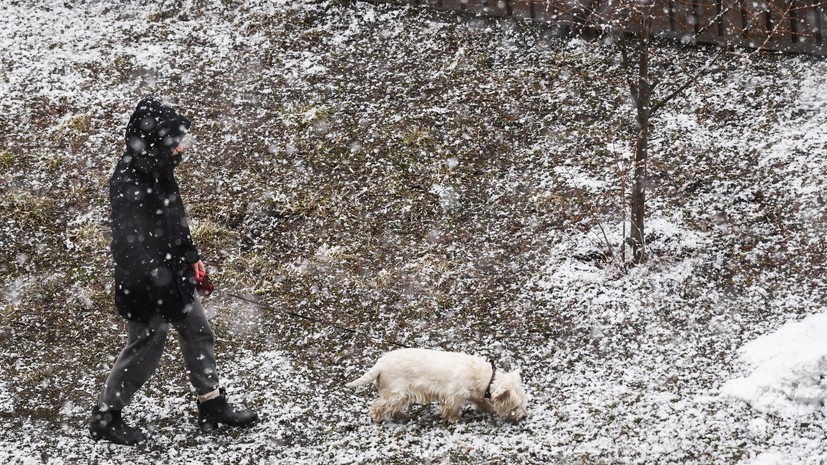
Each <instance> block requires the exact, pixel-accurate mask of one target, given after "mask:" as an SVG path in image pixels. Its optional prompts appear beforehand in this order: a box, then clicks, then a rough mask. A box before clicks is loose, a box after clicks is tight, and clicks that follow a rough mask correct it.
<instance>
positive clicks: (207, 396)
mask: <svg viewBox="0 0 827 465" xmlns="http://www.w3.org/2000/svg"><path fill="white" fill-rule="evenodd" d="M174 326H175V329H176V331H178V339H179V341H180V343H181V352H182V354H183V356H184V363H185V365H186V366H187V371H188V375H189V378H190V382H191V383H192V385H193V387H195V393H196V394H197V396H198V425H199V426H200V427H201V429H202V430H204V431H211V430H214V429H215V428H217V427H218V424H219V423H223V424H226V425H231V426H248V425H251V424H253V423H255V422H256V421H258V414H257V413H256V412H254V411H252V410H247V409H242V410H236V409H235V408H234V407H233V406H232V405H230V404H229V403H228V402H227V397H226V394H225V393H224V390H223V389H220V388H219V382H218V373H217V372H216V364H215V352H214V346H215V336H214V335H213V332H212V328H210V323H209V322H208V321H207V316H206V315H205V314H204V308H203V307H202V306H201V302H200V301H199V299H198V298H196V299H195V302H194V304H193V308H192V310H191V311H190V313H189V314H187V317H186V318H185V319H184V320H182V321H179V322H176V323H174Z"/></svg>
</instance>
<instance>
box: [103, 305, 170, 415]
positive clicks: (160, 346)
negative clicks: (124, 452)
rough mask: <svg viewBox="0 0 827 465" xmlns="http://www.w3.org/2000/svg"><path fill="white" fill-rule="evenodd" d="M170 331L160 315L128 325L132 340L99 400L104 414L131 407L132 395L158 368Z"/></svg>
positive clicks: (122, 352) (118, 361)
mask: <svg viewBox="0 0 827 465" xmlns="http://www.w3.org/2000/svg"><path fill="white" fill-rule="evenodd" d="M168 328H169V326H168V324H167V322H166V321H164V319H163V318H161V317H160V316H158V315H156V316H154V317H153V318H152V319H151V320H149V321H148V322H146V323H140V322H135V321H128V322H127V333H128V337H129V340H128V342H127V345H126V347H124V349H123V350H122V351H121V353H120V355H118V359H117V360H115V364H114V365H113V366H112V371H110V372H109V376H108V377H107V378H106V383H105V384H104V386H103V390H102V391H101V394H100V397H99V399H98V406H99V407H100V409H101V410H102V411H107V410H122V409H123V408H124V407H125V406H127V405H129V403H130V402H131V401H132V396H133V395H135V393H136V392H138V389H140V388H141V386H143V385H144V383H146V381H147V380H148V379H149V377H150V376H152V373H154V372H155V370H156V369H157V368H158V363H159V362H160V360H161V355H162V354H163V352H164V343H165V342H166V339H167V331H168Z"/></svg>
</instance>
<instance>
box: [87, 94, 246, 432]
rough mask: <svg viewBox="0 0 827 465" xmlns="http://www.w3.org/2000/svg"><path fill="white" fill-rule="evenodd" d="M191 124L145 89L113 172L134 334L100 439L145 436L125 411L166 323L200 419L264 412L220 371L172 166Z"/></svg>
mask: <svg viewBox="0 0 827 465" xmlns="http://www.w3.org/2000/svg"><path fill="white" fill-rule="evenodd" d="M189 128H190V121H189V120H188V119H187V118H186V117H184V116H182V115H180V114H179V113H178V112H177V111H176V110H174V109H173V108H172V107H170V106H168V105H165V104H163V103H161V102H160V101H158V100H156V99H154V98H144V99H142V100H141V101H140V102H139V103H138V106H137V107H136V108H135V111H134V112H133V113H132V116H131V117H130V119H129V123H128V124H127V126H126V134H125V139H126V150H125V151H124V152H123V155H122V156H121V158H120V160H119V161H118V164H117V166H116V168H115V171H114V173H113V174H112V178H111V180H110V183H109V200H110V203H111V206H112V216H111V227H112V242H111V251H112V255H113V258H114V262H115V306H116V307H117V309H118V312H119V313H120V315H121V316H122V317H123V318H125V319H126V327H127V335H128V342H127V345H126V347H125V348H124V349H123V350H122V351H121V353H120V355H119V356H118V358H117V360H116V361H115V364H114V365H113V366H112V369H111V371H110V373H109V376H108V377H107V379H106V382H105V383H104V385H103V389H102V390H101V393H100V396H99V397H98V402H97V404H96V405H95V406H94V407H93V409H92V417H91V419H90V422H89V432H90V434H91V436H92V438H93V439H95V440H101V439H104V440H108V441H111V442H114V443H118V444H126V445H133V444H137V443H139V442H142V441H144V440H145V439H146V436H145V435H144V434H143V433H142V432H141V430H140V429H138V428H134V427H132V426H129V425H128V424H127V423H126V422H125V421H124V420H123V418H122V416H121V411H122V410H123V408H124V407H126V406H128V405H129V403H130V402H131V401H132V397H133V395H134V394H135V393H136V392H137V391H138V390H139V389H140V388H141V386H142V385H143V384H144V383H145V382H146V381H147V380H148V379H149V378H150V376H152V374H153V373H154V372H155V370H156V368H157V367H158V364H159V362H160V359H161V355H162V353H163V350H164V342H165V341H166V338H167V332H168V329H169V326H172V327H174V328H175V330H176V331H177V333H178V338H179V341H180V346H181V352H182V355H183V358H184V363H185V365H186V368H187V372H188V375H189V380H190V382H191V383H192V385H193V387H194V388H195V392H196V395H197V399H198V400H197V407H198V424H199V426H200V428H201V429H202V430H203V431H211V430H214V429H215V428H217V427H218V425H219V424H226V425H231V426H248V425H251V424H254V423H255V422H256V421H258V414H257V413H256V412H255V411H253V410H249V409H236V408H234V407H233V406H232V405H230V404H229V403H228V402H227V397H226V393H225V392H224V389H223V388H221V387H220V385H219V379H218V373H217V371H216V362H215V354H214V344H215V338H214V335H213V331H212V329H211V328H210V325H209V322H208V321H207V318H206V315H205V314H204V309H203V307H202V306H201V303H200V301H199V298H198V296H197V295H196V282H197V280H203V279H204V277H205V276H206V267H205V265H204V262H203V261H201V256H200V254H199V252H198V249H197V248H196V247H195V244H194V243H193V239H192V236H191V234H190V229H189V226H188V224H187V219H186V215H185V212H184V204H183V201H182V199H181V195H180V193H179V190H178V184H177V182H176V180H175V176H174V170H175V168H176V167H177V166H178V165H179V164H180V163H181V161H182V159H183V152H184V150H185V148H184V146H183V145H182V144H181V140H182V139H183V137H184V136H185V135H186V133H187V131H188V130H189Z"/></svg>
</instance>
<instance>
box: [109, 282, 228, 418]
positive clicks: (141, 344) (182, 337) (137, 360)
mask: <svg viewBox="0 0 827 465" xmlns="http://www.w3.org/2000/svg"><path fill="white" fill-rule="evenodd" d="M170 325H172V326H173V327H174V328H175V330H176V332H177V333H178V341H179V343H180V345H181V354H182V355H183V358H184V364H185V365H186V367H187V371H188V375H189V379H190V382H191V383H192V385H193V386H194V387H195V392H196V394H199V395H201V394H207V393H210V392H212V391H214V390H216V389H218V373H216V370H215V353H214V351H213V346H214V345H215V336H214V335H213V332H212V328H210V324H209V322H208V321H207V316H206V315H205V314H204V308H203V307H202V306H201V302H200V300H199V298H198V297H196V298H195V302H194V303H193V309H192V311H190V313H189V314H188V315H187V317H186V318H184V319H183V320H181V321H176V322H173V323H167V322H166V320H164V319H163V318H162V317H161V316H160V315H155V316H154V317H153V318H152V319H151V320H149V321H148V322H146V323H140V322H135V321H127V332H128V336H129V340H128V342H127V344H126V347H124V349H123V351H121V354H120V355H119V356H118V359H117V360H116V361H115V364H114V365H113V366H112V371H111V372H110V373H109V376H108V377H107V379H106V383H105V384H104V386H103V391H101V394H100V397H99V398H98V407H100V409H101V410H104V411H106V410H122V409H123V408H124V407H125V406H127V405H129V403H130V402H131V401H132V396H133V395H134V394H135V393H136V392H137V391H138V389H140V388H141V386H143V385H144V383H146V381H147V380H149V377H150V376H152V373H154V372H155V369H156V368H158V363H159V362H160V361H161V355H162V354H163V352H164V343H165V342H166V340H167V332H168V331H169V326H170Z"/></svg>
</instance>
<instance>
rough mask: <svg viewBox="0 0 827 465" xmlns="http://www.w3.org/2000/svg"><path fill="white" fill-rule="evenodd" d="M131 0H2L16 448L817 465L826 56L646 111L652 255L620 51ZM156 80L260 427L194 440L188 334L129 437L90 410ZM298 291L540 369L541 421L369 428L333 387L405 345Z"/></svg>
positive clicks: (724, 77) (284, 12) (77, 452)
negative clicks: (132, 170)
mask: <svg viewBox="0 0 827 465" xmlns="http://www.w3.org/2000/svg"><path fill="white" fill-rule="evenodd" d="M143 3H145V2H138V1H136V2H132V3H129V2H123V3H122V4H120V3H119V4H118V6H113V5H112V4H111V2H104V1H93V0H89V1H86V2H77V3H72V4H71V5H70V4H69V3H68V2H62V1H49V0H39V1H35V2H17V1H11V0H0V10H2V11H3V12H4V13H3V15H0V64H1V65H2V68H0V215H2V216H1V218H2V221H0V430H2V431H3V433H2V434H1V435H0V461H2V462H4V463H50V464H59V463H135V462H138V461H140V462H149V463H171V464H176V463H182V464H183V463H187V464H192V463H242V464H243V463H256V464H258V463H313V464H315V463H556V464H614V463H646V464H667V463H674V464H709V463H714V464H822V463H825V462H827V438H826V437H825V433H826V432H827V409H826V408H825V399H827V381H825V376H827V338H825V337H824V335H825V334H827V322H826V321H825V315H827V308H825V306H824V302H825V297H827V295H826V294H827V269H826V268H825V265H824V263H825V260H826V259H827V254H825V250H827V247H825V246H827V244H825V237H827V234H825V233H827V228H825V225H826V224H827V223H825V219H827V217H826V216H825V214H827V211H826V210H825V208H827V207H825V199H824V196H823V194H822V193H823V192H824V191H825V187H827V186H825V183H827V172H825V171H827V161H825V153H826V152H827V133H825V131H824V128H825V127H827V110H825V108H826V106H825V103H827V102H825V100H827V64H825V63H824V62H823V61H820V60H816V59H811V58H807V57H790V56H776V55H766V56H762V55H755V54H750V53H747V52H739V51H735V52H732V53H730V54H728V55H726V57H725V59H724V62H723V64H722V68H723V72H721V73H717V74H714V75H710V76H709V77H705V78H703V79H702V80H701V82H699V83H698V84H697V85H695V86H693V87H691V88H690V89H689V90H688V92H687V93H686V96H685V98H682V99H679V100H678V101H677V102H675V103H674V104H672V105H669V106H667V107H666V108H665V109H664V110H663V112H662V113H660V114H659V115H658V116H657V117H656V119H655V121H654V124H655V132H654V139H653V141H652V147H651V159H652V163H651V166H650V175H651V185H650V188H649V199H648V208H649V216H648V223H647V227H648V231H647V237H648V241H649V244H648V246H649V252H650V254H651V259H650V260H649V261H648V262H647V263H646V264H644V265H642V266H638V267H631V268H630V267H628V266H627V265H626V264H625V263H624V262H623V259H622V257H621V244H622V242H623V234H624V218H625V215H624V210H625V209H624V207H623V202H624V200H623V199H622V198H621V186H622V185H623V182H622V179H623V178H624V177H627V178H628V174H629V161H628V160H629V153H630V147H631V146H632V140H631V134H632V133H633V113H632V109H631V107H630V106H629V103H628V98H627V95H626V93H625V92H626V91H625V89H626V85H625V80H624V73H623V70H622V68H621V66H620V64H619V57H618V56H617V53H616V52H615V51H614V50H613V49H612V47H611V46H609V45H605V44H601V43H588V42H583V41H580V40H572V41H561V40H559V39H558V38H557V37H556V35H555V31H554V30H552V29H549V28H546V27H541V26H538V25H532V24H530V23H522V22H516V21H511V20H486V19H481V18H476V17H472V16H462V15H456V14H453V13H437V12H433V11H429V10H426V9H419V8H410V7H395V6H388V5H384V6H374V5H369V4H364V3H361V2H360V3H358V4H357V5H356V6H355V7H341V6H340V5H339V2H332V1H330V2H328V1H309V0H308V1H286V0H275V1H273V0H270V1H265V0H248V1H238V2H229V1H219V0H214V1H212V0H191V1H190V0H187V1H181V2H173V1H166V2H158V4H157V5H155V4H153V5H151V6H147V5H143ZM712 53H713V52H712V51H709V50H704V49H690V50H683V51H680V50H675V49H673V48H671V47H667V48H665V49H664V50H663V51H662V52H661V54H660V55H659V56H658V57H657V59H658V60H659V61H658V62H660V63H663V62H666V61H669V60H673V61H676V62H679V63H683V64H685V66H686V67H687V68H688V69H690V70H691V69H694V68H697V67H698V66H701V65H702V64H703V63H705V62H706V61H707V60H709V58H710V57H711V56H712ZM656 69H657V68H656ZM678 74H680V72H678ZM668 85H669V81H667V84H666V86H668ZM149 93H152V94H155V95H158V96H160V97H162V98H164V99H166V100H168V101H170V102H172V103H174V104H175V105H177V106H178V107H179V108H181V109H182V110H183V112H184V113H185V114H187V115H188V116H190V117H191V119H192V120H193V133H194V135H195V138H196V142H195V144H196V145H195V147H194V148H193V149H192V151H191V153H192V155H191V156H190V158H189V160H188V161H187V163H185V164H184V165H182V167H181V168H180V169H179V177H180V178H181V187H182V191H183V193H184V195H185V197H186V201H187V205H188V212H189V214H190V216H191V218H192V222H193V229H194V232H195V235H196V239H197V240H198V243H199V245H200V246H201V248H202V252H203V254H204V256H205V257H206V258H207V262H208V265H209V266H210V271H211V274H212V275H213V277H214V278H215V280H216V282H217V284H218V288H219V292H217V293H216V295H215V296H214V297H211V298H210V299H208V300H206V301H205V305H206V307H207V309H208V311H209V312H210V314H211V315H213V322H214V325H215V329H216V333H217V337H218V353H219V366H220V369H221V376H222V378H223V384H224V386H225V387H226V388H227V390H228V392H229V393H230V396H231V399H233V400H235V401H237V402H239V403H242V404H245V405H248V406H252V407H254V408H256V409H258V411H259V413H260V415H261V418H262V421H261V423H260V424H258V425H257V426H256V427H254V428H253V429H251V430H247V431H237V430H222V431H221V432H219V433H216V434H212V435H202V434H200V433H199V432H197V430H196V428H195V425H194V415H195V413H194V400H193V396H192V393H191V392H190V390H189V387H188V386H187V383H186V377H185V376H184V374H183V368H182V365H181V361H180V357H179V356H178V355H177V352H176V347H175V345H176V342H175V341H174V338H170V341H169V342H168V345H169V347H168V349H169V350H168V353H167V354H166V355H165V357H164V359H163V360H162V365H161V367H160V369H159V371H158V373H157V374H156V375H155V377H154V378H153V379H152V380H151V381H150V382H149V383H148V385H147V386H146V387H145V389H144V390H143V391H142V392H141V393H140V394H139V395H138V396H137V397H136V400H135V403H134V405H133V406H131V408H130V409H129V411H128V412H126V416H127V418H128V419H129V420H130V421H131V422H132V423H134V424H137V425H139V426H141V427H142V428H144V429H145V430H147V431H148V432H149V433H150V436H151V440H150V441H149V442H148V443H147V444H145V445H142V446H140V447H137V448H126V447H119V446H111V445H108V444H103V443H97V444H96V443H94V442H92V441H91V440H90V439H89V438H88V433H87V431H86V421H87V416H88V412H89V409H90V407H91V405H92V403H93V402H94V399H95V395H96V393H97V390H98V388H99V386H100V384H101V383H102V381H103V378H104V376H105V375H106V373H107V368H108V366H109V365H110V364H111V363H112V361H113V357H114V356H115V355H116V354H117V351H118V350H119V348H120V347H121V346H122V344H123V343H124V336H123V334H122V333H123V326H122V323H121V322H120V320H119V319H118V318H117V316H116V315H115V314H114V312H113V310H112V306H111V301H112V297H111V263H110V262H109V256H108V249H107V247H108V239H107V233H108V231H107V227H106V216H107V214H108V204H107V200H106V182H107V180H108V176H109V174H110V171H111V169H112V167H113V164H114V162H115V160H116V157H117V156H118V154H119V152H120V150H121V147H122V137H121V132H122V130H123V126H124V124H125V122H126V119H127V118H128V116H129V113H130V111H131V109H132V107H133V106H134V104H135V102H137V100H138V99H139V97H140V96H142V95H144V94H149ZM627 191H628V189H627ZM625 228H626V229H625V230H626V231H628V224H626V226H625ZM627 253H628V251H627ZM230 292H237V293H241V294H251V295H255V296H256V298H258V299H261V300H262V301H265V302H267V303H268V305H271V306H272V308H263V307H257V306H255V305H251V304H248V303H245V302H241V301H238V300H236V299H233V298H231V297H230V296H229V295H228V293H230ZM286 310H289V311H298V312H302V313H304V314H307V315H313V316H316V317H320V318H324V319H328V320H334V321H336V322H338V323H339V324H343V325H345V326H348V327H352V328H356V329H359V330H360V331H364V332H367V333H370V334H371V335H373V336H375V337H377V338H378V339H380V340H388V341H391V340H392V341H400V342H404V343H407V344H413V345H417V346H422V347H431V348H443V349H446V350H458V351H465V352H469V353H475V354H479V355H482V356H485V357H490V358H492V359H494V360H495V361H496V362H497V365H498V367H501V368H502V369H505V370H510V369H514V368H521V369H522V373H523V380H524V384H525V386H526V390H527V392H528V393H529V395H530V399H529V404H528V407H529V415H530V416H529V417H528V418H527V419H526V420H525V421H523V422H521V423H518V424H510V423H506V422H502V421H499V420H496V419H494V418H491V417H489V416H486V415H483V414H481V413H478V412H474V411H473V410H471V409H470V408H469V409H467V410H466V411H464V412H463V417H464V421H462V422H461V423H459V424H456V425H448V424H445V423H443V422H442V421H441V420H440V419H439V416H438V413H437V410H436V408H435V407H433V406H422V407H416V408H414V409H412V411H411V417H410V418H409V419H407V420H404V421H399V422H391V423H386V424H382V425H372V424H370V422H369V420H368V416H367V409H368V407H369V405H370V402H371V398H372V395H373V392H372V391H371V390H370V389H365V390H362V391H351V390H348V389H346V388H345V387H344V386H343V385H344V383H345V382H347V381H350V380H352V379H354V378H355V377H357V376H359V375H360V374H361V373H362V372H363V370H364V369H365V368H367V367H368V366H370V364H371V363H372V362H373V361H374V360H375V359H376V358H377V357H378V356H379V355H380V354H381V353H382V352H383V351H384V350H387V349H388V348H389V344H382V343H376V342H374V341H371V340H368V339H364V338H355V337H353V336H350V335H347V334H343V333H341V332H337V331H335V330H332V329H330V328H326V327H324V326H322V325H314V324H310V323H307V322H303V321H301V320H295V319H291V318H290V317H289V316H286V315H285V314H284V313H282V311H286Z"/></svg>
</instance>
